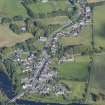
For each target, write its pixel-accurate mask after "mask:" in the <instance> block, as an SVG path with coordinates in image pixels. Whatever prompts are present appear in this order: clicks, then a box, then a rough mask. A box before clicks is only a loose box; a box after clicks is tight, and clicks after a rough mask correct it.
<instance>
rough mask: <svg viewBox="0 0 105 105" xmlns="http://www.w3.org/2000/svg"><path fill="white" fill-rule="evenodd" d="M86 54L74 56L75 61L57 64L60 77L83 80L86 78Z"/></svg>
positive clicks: (87, 59)
mask: <svg viewBox="0 0 105 105" xmlns="http://www.w3.org/2000/svg"><path fill="white" fill-rule="evenodd" d="M88 63H89V58H88V56H76V57H75V62H66V63H63V64H59V66H58V69H59V70H58V73H59V76H60V79H63V80H77V81H85V80H87V78H88Z"/></svg>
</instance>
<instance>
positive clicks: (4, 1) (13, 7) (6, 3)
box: [0, 0, 26, 16]
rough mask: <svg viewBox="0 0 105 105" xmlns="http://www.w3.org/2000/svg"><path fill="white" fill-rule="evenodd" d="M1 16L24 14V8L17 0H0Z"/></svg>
mask: <svg viewBox="0 0 105 105" xmlns="http://www.w3.org/2000/svg"><path fill="white" fill-rule="evenodd" d="M0 15H1V16H16V15H22V16H26V11H25V8H24V7H23V6H22V5H21V4H20V2H19V0H0Z"/></svg>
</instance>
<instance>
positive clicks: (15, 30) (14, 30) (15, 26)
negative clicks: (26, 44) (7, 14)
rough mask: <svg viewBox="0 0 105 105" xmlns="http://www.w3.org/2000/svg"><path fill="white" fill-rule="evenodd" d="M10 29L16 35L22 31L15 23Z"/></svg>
mask: <svg viewBox="0 0 105 105" xmlns="http://www.w3.org/2000/svg"><path fill="white" fill-rule="evenodd" d="M9 28H10V29H11V30H12V31H13V32H15V33H16V34H20V33H21V30H20V27H19V26H18V25H17V24H16V23H14V24H12V23H11V24H10V25H9Z"/></svg>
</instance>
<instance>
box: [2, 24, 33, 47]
mask: <svg viewBox="0 0 105 105" xmlns="http://www.w3.org/2000/svg"><path fill="white" fill-rule="evenodd" d="M30 37H32V35H31V34H28V33H26V34H20V35H17V34H15V33H13V32H12V31H11V30H10V29H9V28H8V26H6V25H0V47H3V46H12V45H14V44H15V43H18V42H22V41H24V40H26V39H28V38H30Z"/></svg>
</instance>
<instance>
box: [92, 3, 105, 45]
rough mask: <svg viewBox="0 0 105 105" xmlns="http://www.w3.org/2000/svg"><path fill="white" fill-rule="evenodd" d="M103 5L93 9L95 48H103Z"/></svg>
mask: <svg viewBox="0 0 105 105" xmlns="http://www.w3.org/2000/svg"><path fill="white" fill-rule="evenodd" d="M104 10H105V4H104V5H101V6H97V7H95V8H94V28H95V44H96V47H99V46H102V47H105V14H104V13H103V11H104Z"/></svg>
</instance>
